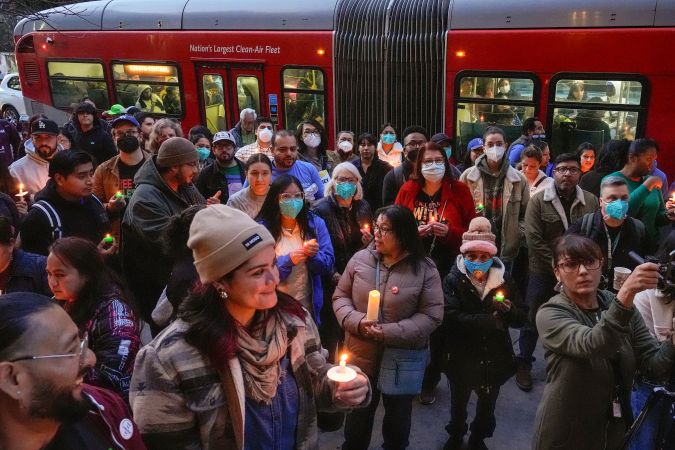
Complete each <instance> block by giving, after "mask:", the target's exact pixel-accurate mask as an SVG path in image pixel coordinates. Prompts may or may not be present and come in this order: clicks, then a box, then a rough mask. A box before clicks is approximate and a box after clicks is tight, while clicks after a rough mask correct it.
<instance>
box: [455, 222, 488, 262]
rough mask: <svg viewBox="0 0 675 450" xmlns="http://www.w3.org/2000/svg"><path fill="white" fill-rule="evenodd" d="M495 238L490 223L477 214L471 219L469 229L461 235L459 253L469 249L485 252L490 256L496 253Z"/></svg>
mask: <svg viewBox="0 0 675 450" xmlns="http://www.w3.org/2000/svg"><path fill="white" fill-rule="evenodd" d="M496 240H497V238H496V237H495V235H494V234H493V233H492V225H491V224H490V221H489V220H487V219H486V218H485V217H482V216H479V217H475V218H474V219H473V220H471V223H470V224H469V229H468V230H467V232H466V233H464V234H463V235H462V246H461V247H460V248H459V251H460V252H461V253H466V252H469V251H472V250H473V251H481V252H487V253H489V254H490V256H495V255H496V254H497V247H496V246H495V241H496Z"/></svg>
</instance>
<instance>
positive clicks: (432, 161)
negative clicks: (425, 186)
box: [422, 158, 445, 167]
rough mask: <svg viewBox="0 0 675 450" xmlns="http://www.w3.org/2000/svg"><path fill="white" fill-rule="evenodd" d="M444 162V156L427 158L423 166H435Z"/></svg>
mask: <svg viewBox="0 0 675 450" xmlns="http://www.w3.org/2000/svg"><path fill="white" fill-rule="evenodd" d="M444 163H445V161H444V160H443V158H437V159H425V160H424V161H422V167H431V166H433V165H434V164H441V165H443V164H444Z"/></svg>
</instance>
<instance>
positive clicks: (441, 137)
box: [431, 133, 450, 144]
mask: <svg viewBox="0 0 675 450" xmlns="http://www.w3.org/2000/svg"><path fill="white" fill-rule="evenodd" d="M431 141H432V142H434V143H436V144H440V143H441V142H446V141H447V142H450V136H448V135H447V134H445V133H436V134H434V135H433V136H431Z"/></svg>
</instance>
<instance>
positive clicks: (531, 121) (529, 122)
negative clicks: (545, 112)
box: [523, 117, 541, 135]
mask: <svg viewBox="0 0 675 450" xmlns="http://www.w3.org/2000/svg"><path fill="white" fill-rule="evenodd" d="M535 122H541V120H539V118H537V117H528V118H527V119H525V120H524V121H523V135H527V133H529V132H530V131H534V130H535V128H537V125H536V124H535Z"/></svg>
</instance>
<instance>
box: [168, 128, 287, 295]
mask: <svg viewBox="0 0 675 450" xmlns="http://www.w3.org/2000/svg"><path fill="white" fill-rule="evenodd" d="M174 139H175V138H174ZM187 245H188V247H190V248H191V249H192V254H193V256H194V259H195V268H196V269H197V273H198V274H199V279H200V280H201V282H202V283H212V282H214V281H217V280H218V279H220V278H222V277H223V276H224V275H227V274H228V273H230V272H232V271H233V270H234V269H236V268H237V267H239V266H240V265H242V264H244V263H245V262H246V261H248V260H249V259H251V258H252V257H253V256H255V255H256V254H258V253H259V252H260V251H261V250H263V249H264V248H265V247H267V246H268V245H272V246H273V245H274V238H273V237H272V235H271V234H270V232H269V231H267V228H265V227H264V226H262V225H260V224H259V223H257V222H255V221H254V220H253V219H251V218H250V217H249V216H248V215H247V214H246V213H244V212H242V211H239V210H238V209H234V208H231V207H229V206H226V205H210V206H208V207H206V208H204V209H202V210H201V211H199V212H198V213H197V214H195V217H194V219H193V220H192V224H191V225H190V238H189V239H188V243H187Z"/></svg>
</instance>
